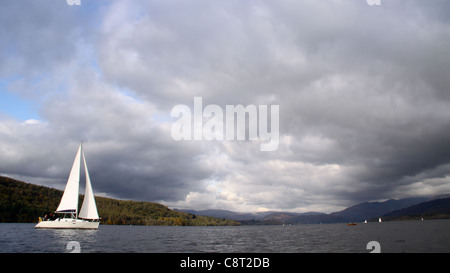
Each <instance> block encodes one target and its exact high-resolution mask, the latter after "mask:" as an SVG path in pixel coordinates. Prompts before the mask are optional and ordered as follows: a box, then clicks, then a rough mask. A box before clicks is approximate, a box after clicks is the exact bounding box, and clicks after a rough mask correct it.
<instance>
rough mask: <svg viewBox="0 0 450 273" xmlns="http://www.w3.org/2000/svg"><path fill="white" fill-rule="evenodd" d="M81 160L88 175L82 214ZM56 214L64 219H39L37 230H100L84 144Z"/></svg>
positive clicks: (78, 153) (79, 149)
mask: <svg viewBox="0 0 450 273" xmlns="http://www.w3.org/2000/svg"><path fill="white" fill-rule="evenodd" d="M81 159H82V160H83V163H84V170H85V174H86V189H85V195H84V200H83V204H82V205H81V209H80V213H78V191H79V184H80V171H81ZM56 213H61V214H64V218H57V219H55V220H48V219H43V218H42V217H39V223H38V224H37V225H36V226H35V228H51V229H54V228H62V229H98V226H99V224H100V221H99V220H100V217H99V216H98V211H97V205H96V203H95V198H94V192H93V191H92V186H91V179H90V178H89V172H88V168H87V164H86V159H85V157H84V152H83V149H82V144H80V147H79V148H78V152H77V155H76V156H75V161H74V163H73V166H72V170H71V171H70V175H69V179H68V180H67V184H66V188H65V190H64V194H63V196H62V198H61V201H60V203H59V206H58V208H57V209H56ZM67 214H70V217H69V218H66V215H67Z"/></svg>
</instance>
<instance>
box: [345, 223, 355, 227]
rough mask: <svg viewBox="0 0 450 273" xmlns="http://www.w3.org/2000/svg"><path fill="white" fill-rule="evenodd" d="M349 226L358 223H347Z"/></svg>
mask: <svg viewBox="0 0 450 273" xmlns="http://www.w3.org/2000/svg"><path fill="white" fill-rule="evenodd" d="M347 226H356V223H347Z"/></svg>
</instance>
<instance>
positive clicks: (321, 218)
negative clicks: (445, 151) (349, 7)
mask: <svg viewBox="0 0 450 273" xmlns="http://www.w3.org/2000/svg"><path fill="white" fill-rule="evenodd" d="M445 196H448V195H442V196H438V197H434V198H432V199H434V200H431V201H430V199H429V198H425V197H417V198H405V199H400V200H394V199H391V200H387V201H384V202H364V203H360V204H357V205H354V206H351V207H348V208H346V209H344V210H341V211H337V212H332V213H330V214H325V213H317V212H308V213H293V212H264V213H238V212H233V211H228V210H201V211H194V210H190V211H188V212H191V213H194V214H198V215H205V216H206V215H207V216H214V217H223V218H226V219H234V220H237V221H240V222H241V223H242V224H252V225H257V224H319V223H323V224H326V223H346V222H363V221H364V220H368V221H371V220H372V221H373V220H378V217H383V219H384V220H385V221H386V220H402V219H412V218H414V217H416V218H417V217H419V216H418V215H421V217H422V216H423V217H426V218H428V219H430V218H450V212H449V211H450V204H448V203H447V202H446V201H445V200H448V199H442V198H440V199H436V198H439V197H445Z"/></svg>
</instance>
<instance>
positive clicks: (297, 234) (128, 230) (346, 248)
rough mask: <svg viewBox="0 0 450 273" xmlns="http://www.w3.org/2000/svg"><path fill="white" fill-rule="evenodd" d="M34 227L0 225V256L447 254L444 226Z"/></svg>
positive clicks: (447, 223)
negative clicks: (75, 248) (373, 243)
mask: <svg viewBox="0 0 450 273" xmlns="http://www.w3.org/2000/svg"><path fill="white" fill-rule="evenodd" d="M34 225H35V224H3V223H2V224H0V252H3V253H36V252H38V253H48V252H50V253H65V252H69V250H68V249H67V247H68V244H69V242H73V241H74V242H76V243H75V244H77V245H78V246H79V248H78V250H79V251H80V252H82V253H129V252H131V253H141V252H144V253H304V252H320V253H330V252H331V253H355V252H356V253H368V252H370V251H371V250H368V249H367V245H368V243H369V242H371V241H376V242H377V243H378V244H379V246H378V248H377V250H379V251H380V252H382V253H385V252H389V253H392V252H394V253H396V252H398V253H400V252H407V253H409V252H426V253H428V252H450V232H449V231H450V220H425V221H399V222H383V223H367V224H358V225H355V226H347V225H346V224H323V225H292V226H237V227H235V226H226V227H163V226H111V225H100V227H99V229H98V230H41V229H34ZM69 246H70V244H69ZM69 249H71V250H73V248H69Z"/></svg>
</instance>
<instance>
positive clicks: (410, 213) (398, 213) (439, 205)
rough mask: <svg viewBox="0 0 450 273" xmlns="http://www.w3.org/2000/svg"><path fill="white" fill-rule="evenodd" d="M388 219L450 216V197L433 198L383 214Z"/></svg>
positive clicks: (441, 217)
mask: <svg viewBox="0 0 450 273" xmlns="http://www.w3.org/2000/svg"><path fill="white" fill-rule="evenodd" d="M383 218H384V219H386V220H409V219H419V218H424V219H443V218H447V219H448V218H450V197H447V198H442V199H433V200H430V201H426V202H422V203H420V204H417V205H414V206H411V207H407V208H403V209H399V210H395V211H392V212H390V213H387V214H385V215H383Z"/></svg>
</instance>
